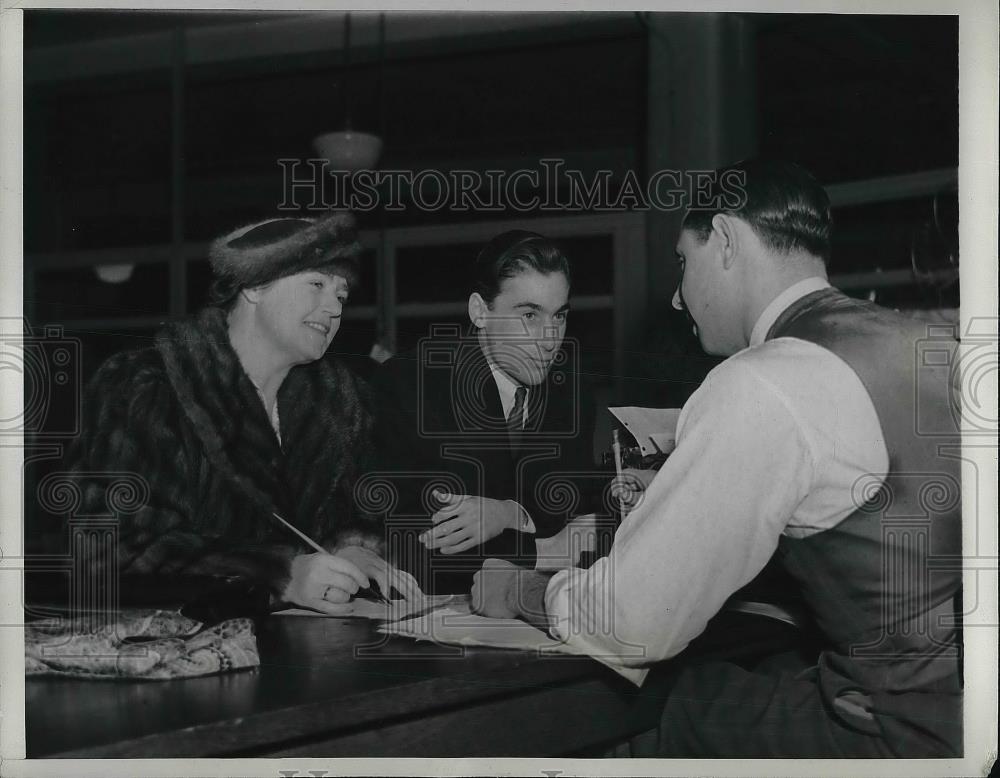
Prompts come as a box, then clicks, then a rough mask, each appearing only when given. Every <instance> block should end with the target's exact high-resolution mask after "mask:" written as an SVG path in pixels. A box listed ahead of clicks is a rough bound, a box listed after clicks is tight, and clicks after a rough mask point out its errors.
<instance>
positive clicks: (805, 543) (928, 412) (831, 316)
mask: <svg viewBox="0 0 1000 778" xmlns="http://www.w3.org/2000/svg"><path fill="white" fill-rule="evenodd" d="M941 329H942V328H941V326H940V325H928V324H927V323H923V322H920V321H917V320H915V319H910V318H907V317H904V316H900V315H899V314H896V313H893V312H892V311H888V310H886V309H883V308H880V307H878V306H876V305H873V304H871V303H868V302H865V301H859V300H854V299H851V298H849V297H847V296H846V295H844V294H842V293H840V292H839V291H837V290H835V289H823V290H820V291H817V292H814V293H812V294H809V295H806V296H805V297H803V298H802V299H801V300H799V301H797V302H796V303H793V304H792V306H791V307H790V308H788V309H787V310H786V311H785V312H784V313H783V314H782V315H781V316H780V317H779V318H778V320H777V321H776V322H775V324H774V325H773V327H772V328H771V330H770V331H769V333H768V336H767V337H768V339H772V338H781V337H792V338H799V339H801V340H805V341H809V342H811V343H815V344H816V345H818V346H821V347H823V348H825V349H827V350H828V351H830V352H832V353H833V354H834V355H836V356H837V357H839V358H840V359H842V360H843V361H844V362H846V363H847V365H848V366H850V367H851V369H852V370H853V371H854V372H855V373H856V374H857V376H858V377H859V378H860V379H861V383H862V384H863V385H864V387H865V389H866V390H867V392H868V395H869V397H870V398H871V400H872V403H873V405H874V407H875V411H876V413H877V415H878V419H879V422H880V424H881V427H882V434H883V437H884V439H885V443H886V447H887V449H888V453H889V470H888V475H887V477H886V479H885V481H884V483H883V484H881V485H879V483H878V479H877V478H875V477H863V478H861V479H859V481H858V483H857V484H855V489H854V499H855V505H857V506H858V508H857V510H855V511H854V512H853V513H852V514H850V515H849V516H847V517H846V518H845V519H844V520H842V521H841V522H840V523H838V524H837V525H836V526H834V527H832V528H830V529H827V530H824V531H822V532H818V533H816V534H813V535H811V536H808V537H806V538H801V539H793V538H788V537H782V539H781V542H780V544H779V555H780V558H781V560H782V563H783V565H784V567H785V568H786V569H787V570H788V572H789V573H790V574H791V575H792V576H793V577H794V578H795V579H796V580H797V581H798V583H799V584H800V585H801V588H802V593H803V597H804V599H805V602H806V604H807V605H808V606H809V609H810V611H811V612H812V614H813V616H814V619H815V621H816V625H817V626H818V628H819V630H820V632H821V633H822V635H823V637H824V638H825V639H826V646H825V650H824V651H823V652H822V653H821V654H820V658H819V662H818V665H817V670H816V672H817V673H818V682H819V684H820V687H821V692H822V696H823V699H824V703H825V704H826V705H827V706H828V709H829V711H830V713H831V714H832V715H834V716H836V717H837V718H838V719H839V720H840V721H841V722H842V723H844V724H845V725H846V726H850V727H853V728H856V729H859V730H861V731H863V732H868V733H870V734H872V735H875V736H881V737H883V738H884V739H885V741H886V742H887V744H888V745H889V747H890V748H891V749H892V750H893V751H895V752H896V753H897V756H901V757H933V756H959V755H961V751H962V696H961V689H962V681H961V642H960V641H961V624H960V621H959V618H960V614H961V612H962V611H961V572H962V571H961V556H962V521H961V473H960V463H961V460H960V444H961V439H960V435H959V415H958V407H957V398H958V392H957V390H956V388H955V385H954V384H956V383H957V370H956V369H955V359H956V357H957V350H956V347H957V341H956V340H955V338H954V333H953V332H952V331H950V329H949V331H948V332H947V333H946V334H945V335H944V336H943V337H942V336H941V335H940V332H941Z"/></svg>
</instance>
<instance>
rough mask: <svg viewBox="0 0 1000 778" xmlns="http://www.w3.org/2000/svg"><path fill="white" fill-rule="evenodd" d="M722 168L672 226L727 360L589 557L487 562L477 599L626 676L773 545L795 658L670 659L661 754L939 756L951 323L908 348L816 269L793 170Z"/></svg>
mask: <svg viewBox="0 0 1000 778" xmlns="http://www.w3.org/2000/svg"><path fill="white" fill-rule="evenodd" d="M730 171H732V172H735V173H737V174H738V175H740V176H741V177H744V180H745V193H746V200H745V202H744V203H743V204H742V205H741V206H739V207H737V208H730V209H726V208H725V207H724V206H723V205H721V204H720V205H719V208H718V210H707V211H691V212H689V213H688V215H687V217H686V220H685V223H684V226H683V229H682V231H681V235H680V239H679V240H678V242H677V255H678V258H679V260H680V263H681V268H682V271H683V277H682V281H681V285H680V288H679V290H678V292H677V294H676V295H675V298H674V302H675V305H678V306H683V307H684V308H686V309H687V311H688V312H689V313H690V316H691V318H692V320H693V323H694V326H695V329H696V331H697V334H698V337H699V339H700V340H701V343H702V345H703V346H704V348H705V350H706V351H708V352H710V353H714V354H720V355H727V356H729V357H730V358H729V359H727V360H726V361H725V362H724V363H723V364H722V365H720V366H719V367H718V368H716V369H715V370H714V371H713V372H712V373H710V374H709V376H708V378H707V379H706V381H705V382H704V384H703V385H702V386H701V387H700V388H699V390H698V391H697V392H696V393H695V394H694V395H693V396H692V397H691V399H690V400H689V401H688V403H687V404H686V405H685V407H684V410H683V412H682V414H681V418H680V421H679V425H678V434H677V448H676V449H675V451H674V452H673V454H671V456H670V458H669V459H668V460H667V462H666V464H665V465H664V466H663V467H662V469H661V470H660V471H659V472H658V474H657V475H656V477H655V478H654V479H653V481H652V483H651V484H650V485H649V488H648V490H647V491H646V494H645V497H644V499H643V501H642V502H641V504H640V505H639V506H638V507H637V508H636V509H635V510H634V511H633V512H632V513H630V514H629V516H628V518H627V519H626V520H625V521H624V522H623V523H622V525H621V527H620V529H619V530H618V532H617V533H616V536H615V540H614V546H613V548H612V549H611V553H610V554H609V555H608V557H607V558H606V559H602V560H599V561H598V562H597V563H596V564H595V565H594V566H593V567H591V568H590V569H589V570H586V571H583V570H570V571H564V572H560V573H557V574H556V575H555V576H553V577H552V578H551V579H546V578H545V577H543V576H541V575H540V574H538V573H536V572H529V571H519V570H517V569H516V568H514V567H513V566H511V565H508V564H507V563H504V562H499V561H490V562H488V563H487V564H486V566H485V568H484V570H483V572H482V573H481V574H480V575H479V576H477V582H476V585H475V586H474V588H473V602H474V605H475V606H476V607H477V609H478V610H479V611H480V612H482V613H485V614H487V615H491V616H508V617H509V616H511V615H512V614H517V615H521V616H523V617H525V618H529V619H531V620H533V621H535V622H536V623H539V624H544V625H545V626H548V627H550V628H551V629H552V631H553V633H554V634H555V635H557V636H559V637H561V638H564V639H566V640H567V641H568V642H569V643H570V644H571V645H574V646H576V647H577V648H580V649H582V650H584V651H586V652H588V653H590V654H592V655H594V656H595V657H597V658H599V659H601V661H604V662H605V663H607V664H609V665H610V666H612V667H614V668H615V669H617V670H618V671H619V672H621V673H622V674H623V675H626V676H627V677H629V678H631V679H632V680H634V681H635V682H636V683H641V682H642V680H643V679H644V678H645V675H646V673H647V671H648V666H649V665H650V664H652V663H653V662H655V661H657V660H662V659H666V658H669V657H671V656H674V655H675V654H677V653H679V652H680V651H681V650H683V649H684V647H685V646H687V644H688V643H689V642H690V641H691V640H692V639H693V638H694V637H695V636H697V635H698V634H699V633H700V632H701V631H702V630H703V629H704V627H705V624H706V622H707V621H708V620H709V619H710V618H711V617H712V616H713V615H714V614H715V613H716V612H717V611H718V609H719V608H720V607H721V605H722V604H723V603H724V602H725V600H726V599H727V598H728V597H729V596H730V594H732V593H733V592H734V591H735V590H736V589H738V588H739V587H740V586H742V585H743V584H745V583H746V582H747V581H749V580H750V579H751V578H753V577H754V576H755V575H756V574H757V572H758V571H759V570H760V569H761V568H762V567H763V565H764V564H765V563H766V562H767V560H768V559H769V558H770V557H771V555H772V553H773V552H774V551H775V549H776V548H777V549H778V550H779V552H780V556H781V559H782V562H783V565H784V567H785V568H786V569H787V571H788V572H789V573H790V574H791V576H792V577H793V578H794V579H795V580H796V582H797V583H798V585H799V587H800V588H801V590H802V593H803V598H804V601H805V603H806V604H807V606H808V607H809V609H810V610H811V612H812V613H811V615H812V617H813V619H814V621H815V623H816V626H817V627H818V630H819V632H820V634H821V636H822V638H823V642H824V646H823V650H822V651H821V653H820V655H819V656H818V657H816V664H815V666H814V667H811V668H809V669H808V670H807V671H805V672H804V673H800V674H797V675H796V674H793V673H784V674H781V675H770V674H767V673H763V672H748V671H747V670H744V669H742V668H740V667H737V666H736V665H732V664H724V663H715V664H703V665H700V666H695V667H690V668H687V669H685V670H683V671H682V672H681V673H680V675H679V677H678V679H677V681H676V684H675V685H674V686H673V688H672V690H671V693H670V696H669V698H668V700H667V702H666V705H665V709H664V712H663V717H662V724H661V727H660V731H659V738H660V740H659V753H660V754H661V755H663V756H685V757H693V756H701V757H733V758H737V757H885V756H898V757H933V756H955V755H959V754H960V753H961V748H962V734H961V733H962V730H961V722H962V696H961V675H960V631H959V628H958V627H957V626H956V625H957V620H956V618H957V614H960V613H961V608H960V604H961V603H960V596H961V595H960V582H961V571H960V569H959V565H957V564H954V560H956V559H959V558H960V557H961V515H960V507H961V495H960V473H959V457H958V455H959V451H960V440H959V436H958V429H957V411H956V408H955V407H954V405H953V403H954V401H955V396H954V392H953V390H952V387H951V385H950V380H949V379H950V376H949V370H950V368H949V360H948V356H949V353H948V352H952V356H953V351H954V346H955V343H954V341H952V340H950V339H947V338H945V339H942V340H941V341H940V342H938V343H937V344H936V353H935V357H936V358H935V359H927V360H923V359H921V342H922V341H924V340H926V338H927V336H928V333H927V329H926V327H925V326H923V325H921V324H919V323H918V322H917V321H916V320H913V319H908V318H906V317H903V316H900V315H898V314H896V313H893V312H891V311H887V310H884V309H882V308H879V307H878V306H875V305H872V304H870V303H867V302H861V301H858V300H853V299H850V298H848V297H846V296H845V295H843V294H841V293H840V292H838V291H837V290H836V289H834V288H832V287H831V286H830V285H829V283H828V282H827V278H826V269H825V263H826V260H827V258H828V257H829V252H830V229H831V222H830V205H829V201H828V199H827V197H826V194H825V192H824V190H823V189H822V187H820V186H819V185H818V184H817V183H816V182H815V181H814V180H813V179H812V177H811V176H809V175H808V174H807V173H806V172H805V171H803V170H801V169H800V168H797V167H795V166H794V165H789V164H781V163H765V162H748V163H746V164H742V165H738V166H736V167H735V168H732V169H730ZM723 174H725V171H724V172H723ZM720 202H721V201H720ZM942 357H944V358H942ZM917 398H919V401H920V405H919V407H918V405H917ZM924 430H933V431H934V434H926V433H924V432H923V431H924ZM945 560H952V563H950V564H949V563H947V562H945Z"/></svg>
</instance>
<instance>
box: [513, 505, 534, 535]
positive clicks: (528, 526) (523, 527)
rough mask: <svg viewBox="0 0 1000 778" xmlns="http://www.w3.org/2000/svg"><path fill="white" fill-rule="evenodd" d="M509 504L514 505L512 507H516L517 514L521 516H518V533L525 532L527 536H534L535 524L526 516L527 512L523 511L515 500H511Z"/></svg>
mask: <svg viewBox="0 0 1000 778" xmlns="http://www.w3.org/2000/svg"><path fill="white" fill-rule="evenodd" d="M510 502H512V503H514V505H516V506H517V510H518V512H519V513H520V515H521V516H520V520H519V522H518V525H517V527H516V529H517V531H518V532H527V533H528V534H529V535H534V534H535V522H533V521H532V520H531V516H530V515H529V514H528V512H527V511H526V510H525V509H524V507H523V506H522V505H521V504H520V503H519V502H517V501H516V500H511V501H510Z"/></svg>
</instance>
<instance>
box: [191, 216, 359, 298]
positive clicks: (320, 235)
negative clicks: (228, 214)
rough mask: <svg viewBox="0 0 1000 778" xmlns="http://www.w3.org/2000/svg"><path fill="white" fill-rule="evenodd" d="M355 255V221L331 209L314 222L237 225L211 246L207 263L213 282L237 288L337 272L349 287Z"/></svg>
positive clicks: (284, 220) (298, 220)
mask: <svg viewBox="0 0 1000 778" xmlns="http://www.w3.org/2000/svg"><path fill="white" fill-rule="evenodd" d="M360 251H361V247H360V245H359V244H358V241H357V231H356V228H355V222H354V217H353V216H352V215H351V214H350V213H348V212H347V211H336V212H334V213H332V214H330V215H328V216H324V217H322V218H319V219H306V218H302V217H284V218H277V219H267V220H266V221H262V222H256V223H254V224H248V225H247V226H245V227H240V228H239V229H238V230H234V231H233V232H231V233H229V234H228V235H223V236H222V237H221V238H219V239H217V240H215V241H214V242H213V243H212V245H211V247H210V248H209V253H208V261H209V264H210V265H211V267H212V272H213V273H214V274H215V276H216V277H217V278H219V279H224V280H227V281H230V282H233V283H235V284H236V285H238V286H239V287H254V286H262V285H263V284H267V283H270V282H271V281H276V280H277V279H279V278H283V277H284V276H290V275H294V274H295V273H301V272H303V271H306V270H319V271H322V272H324V273H331V274H332V273H336V275H339V276H343V277H344V278H345V279H346V280H347V283H348V285H349V286H354V284H355V283H356V282H357V279H358V254H359V252H360Z"/></svg>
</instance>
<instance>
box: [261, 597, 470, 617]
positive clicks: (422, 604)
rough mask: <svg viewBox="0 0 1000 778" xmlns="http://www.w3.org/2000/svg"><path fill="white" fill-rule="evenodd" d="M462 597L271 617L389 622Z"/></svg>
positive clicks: (361, 604)
mask: <svg viewBox="0 0 1000 778" xmlns="http://www.w3.org/2000/svg"><path fill="white" fill-rule="evenodd" d="M462 597H463V595H459V594H431V595H424V597H422V598H419V599H413V600H392V601H391V602H390V603H384V602H375V601H374V600H355V601H354V602H352V603H351V605H352V606H353V607H354V610H352V611H351V612H350V613H345V614H343V615H336V616H332V615H330V614H328V613H322V612H320V611H314V610H312V609H310V608H287V609H285V610H282V611H275V612H274V613H273V614H271V615H273V616H317V617H326V618H334V619H338V618H339V619H374V620H376V621H390V620H393V619H401V618H403V617H405V616H409V615H410V614H411V613H417V612H418V611H421V610H424V609H427V608H436V607H443V606H445V605H447V604H448V603H450V602H452V601H453V600H454V599H455V598H458V599H459V600H461V598H462Z"/></svg>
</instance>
